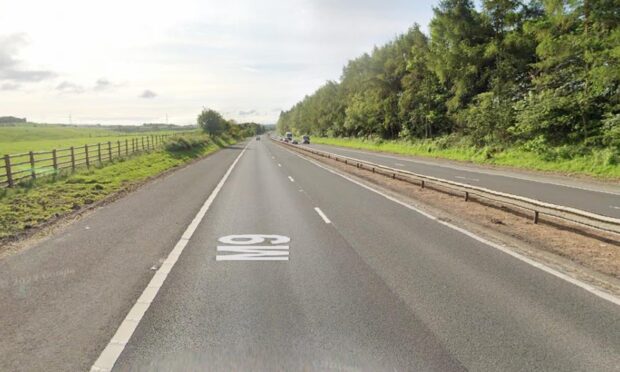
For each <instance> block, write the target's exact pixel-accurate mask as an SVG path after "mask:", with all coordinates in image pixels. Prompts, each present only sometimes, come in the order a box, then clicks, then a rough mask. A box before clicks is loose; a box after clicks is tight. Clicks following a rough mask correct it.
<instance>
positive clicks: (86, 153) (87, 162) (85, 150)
mask: <svg viewBox="0 0 620 372" xmlns="http://www.w3.org/2000/svg"><path fill="white" fill-rule="evenodd" d="M84 153H85V155H86V168H90V159H89V158H88V144H86V145H84Z"/></svg>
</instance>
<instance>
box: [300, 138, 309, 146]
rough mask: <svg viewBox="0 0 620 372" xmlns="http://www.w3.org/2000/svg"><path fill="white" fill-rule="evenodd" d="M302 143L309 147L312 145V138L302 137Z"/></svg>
mask: <svg viewBox="0 0 620 372" xmlns="http://www.w3.org/2000/svg"><path fill="white" fill-rule="evenodd" d="M301 143H302V144H304V145H309V144H310V136H303V137H301Z"/></svg>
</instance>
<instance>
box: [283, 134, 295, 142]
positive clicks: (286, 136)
mask: <svg viewBox="0 0 620 372" xmlns="http://www.w3.org/2000/svg"><path fill="white" fill-rule="evenodd" d="M284 138H287V139H288V140H289V141H292V140H293V133H291V132H286V135H285V136H284Z"/></svg>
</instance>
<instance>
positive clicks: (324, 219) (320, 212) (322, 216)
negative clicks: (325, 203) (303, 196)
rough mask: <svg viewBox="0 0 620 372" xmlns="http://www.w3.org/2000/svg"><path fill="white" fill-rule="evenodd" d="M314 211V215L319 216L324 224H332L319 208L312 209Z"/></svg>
mask: <svg viewBox="0 0 620 372" xmlns="http://www.w3.org/2000/svg"><path fill="white" fill-rule="evenodd" d="M314 210H315V211H316V213H318V214H319V216H321V218H322V219H323V221H325V223H332V221H330V220H329V218H327V216H326V215H325V213H323V211H322V210H321V209H320V208H319V207H314Z"/></svg>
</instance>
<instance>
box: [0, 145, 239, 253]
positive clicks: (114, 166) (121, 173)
mask: <svg viewBox="0 0 620 372" xmlns="http://www.w3.org/2000/svg"><path fill="white" fill-rule="evenodd" d="M182 137H183V138H184V140H178V138H177V139H176V140H171V141H170V142H169V144H168V145H167V146H166V148H164V149H159V150H155V151H151V152H147V153H144V154H142V155H136V156H133V157H129V158H126V159H119V160H115V161H113V162H111V163H107V164H104V165H103V166H102V167H94V168H91V169H89V170H87V169H81V170H79V171H77V172H76V173H73V174H58V175H55V176H53V177H48V178H43V179H37V180H36V181H34V182H30V183H27V184H25V185H21V186H19V187H16V188H14V189H1V190H0V241H2V240H4V239H6V238H9V237H11V236H14V235H16V234H19V233H20V232H23V231H25V230H29V229H31V228H33V227H36V226H37V225H39V224H41V223H44V222H46V221H49V220H51V219H54V218H56V217H59V216H63V215H66V214H69V213H71V212H72V211H74V210H77V209H80V208H81V207H83V206H87V205H89V204H92V203H95V202H97V201H99V200H102V199H103V198H105V197H107V196H109V195H111V194H114V193H115V192H118V191H121V190H124V189H127V188H130V187H131V186H133V185H136V184H139V183H140V182H142V181H144V180H146V179H148V178H149V177H152V176H155V175H157V174H160V173H162V172H164V171H166V170H168V169H170V168H173V167H175V166H179V165H182V164H184V163H187V162H188V161H190V160H192V159H195V158H199V157H202V156H205V155H207V154H210V153H212V152H215V151H216V150H218V149H219V148H221V147H224V146H226V145H229V144H232V143H234V142H235V140H234V139H232V138H230V137H228V136H222V137H221V138H214V139H211V138H209V137H208V136H206V135H202V134H198V133H194V134H184V135H183V136H182Z"/></svg>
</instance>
